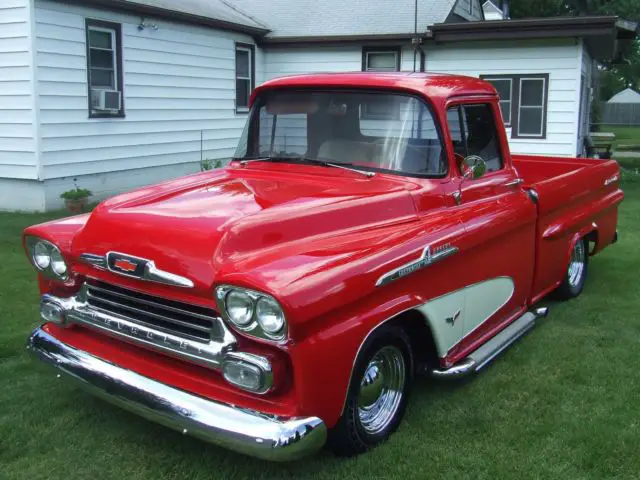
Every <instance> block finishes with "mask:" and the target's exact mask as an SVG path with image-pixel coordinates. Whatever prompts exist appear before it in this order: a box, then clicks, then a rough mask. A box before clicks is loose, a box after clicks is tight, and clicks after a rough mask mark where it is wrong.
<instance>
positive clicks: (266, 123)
mask: <svg viewBox="0 0 640 480" xmlns="http://www.w3.org/2000/svg"><path fill="white" fill-rule="evenodd" d="M265 157H269V158H273V159H277V160H280V161H290V162H304V161H309V160H321V161H325V162H332V163H335V164H341V165H349V166H351V167H355V168H358V169H363V170H373V171H386V172H393V173H401V174H406V175H415V176H426V177H441V176H443V175H445V174H446V173H447V161H446V156H445V155H444V152H443V148H442V142H441V140H440V135H439V132H438V128H436V123H435V122H434V118H433V115H432V113H431V110H430V109H429V108H428V107H427V105H426V104H425V103H424V102H422V101H421V100H419V99H417V98H415V97H412V96H409V95H403V94H392V93H382V92H353V91H344V92H340V91H298V92H290V91H286V92H285V91H280V92H279V91H272V92H267V93H266V94H264V95H262V96H261V97H259V98H257V99H256V102H255V103H254V105H253V108H252V109H251V113H250V115H249V119H248V121H247V125H246V127H245V130H244V132H243V134H242V137H241V138H240V143H239V145H238V149H237V150H236V153H235V156H234V159H237V160H249V159H257V158H265Z"/></svg>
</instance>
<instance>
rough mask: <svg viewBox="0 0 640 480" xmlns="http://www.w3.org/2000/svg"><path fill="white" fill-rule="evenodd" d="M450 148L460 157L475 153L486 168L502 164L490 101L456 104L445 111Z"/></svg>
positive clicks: (491, 168) (501, 166) (499, 167)
mask: <svg viewBox="0 0 640 480" xmlns="http://www.w3.org/2000/svg"><path fill="white" fill-rule="evenodd" d="M447 122H448V125H449V133H450V135H451V140H452V143H453V150H454V152H455V153H456V154H458V155H460V156H461V157H463V158H464V157H468V156H469V155H478V156H479V157H481V158H482V159H483V160H484V161H485V163H486V164H487V172H495V171H498V170H501V169H502V168H503V166H504V162H503V161H502V156H501V154H500V147H499V137H498V130H497V127H496V122H495V118H494V115H493V110H492V108H491V104H488V103H483V104H478V105H457V106H455V107H451V108H449V110H448V111H447Z"/></svg>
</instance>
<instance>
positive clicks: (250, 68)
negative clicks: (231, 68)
mask: <svg viewBox="0 0 640 480" xmlns="http://www.w3.org/2000/svg"><path fill="white" fill-rule="evenodd" d="M254 53H255V47H254V46H253V45H249V44H244V43H236V112H248V111H249V98H250V97H251V92H252V91H253V88H254V86H255V65H254Z"/></svg>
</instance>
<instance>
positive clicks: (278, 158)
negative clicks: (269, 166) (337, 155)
mask: <svg viewBox="0 0 640 480" xmlns="http://www.w3.org/2000/svg"><path fill="white" fill-rule="evenodd" d="M232 160H238V161H239V162H240V164H241V165H246V164H247V163H251V162H286V161H288V160H289V161H299V162H307V163H313V164H314V165H322V166H323V167H334V168H341V169H343V170H348V171H349V172H356V173H359V174H360V175H364V176H365V177H369V178H370V177H373V176H375V172H367V171H364V170H359V169H357V168H352V166H353V164H351V163H346V164H345V163H333V162H327V161H325V160H318V159H317V158H309V157H295V156H291V157H289V156H286V155H282V156H273V157H256V158H245V159H242V158H233V159H232Z"/></svg>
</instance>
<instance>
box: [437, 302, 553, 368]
mask: <svg viewBox="0 0 640 480" xmlns="http://www.w3.org/2000/svg"><path fill="white" fill-rule="evenodd" d="M548 312H549V309H548V308H546V307H542V308H537V309H536V310H533V311H531V312H527V313H525V314H524V315H522V316H521V317H520V318H518V319H517V320H516V321H514V322H513V323H511V325H509V326H508V327H507V328H505V329H504V330H502V331H501V332H500V333H499V334H498V335H496V336H495V337H493V338H492V339H491V340H489V341H488V342H487V343H485V344H484V345H482V346H481V347H480V348H478V349H477V350H476V351H474V352H473V353H471V354H470V355H469V356H468V357H467V358H465V359H464V360H461V361H460V362H458V363H457V364H455V365H454V366H452V367H449V368H446V369H439V368H437V369H434V370H431V372H430V373H431V375H432V376H433V377H435V378H445V379H456V378H460V377H464V376H466V375H468V374H470V373H472V372H477V371H478V370H480V369H481V368H482V367H484V366H485V365H487V364H488V363H489V362H491V360H493V359H494V358H495V357H497V356H498V355H500V353H502V352H504V351H505V350H506V349H507V348H509V346H510V345H511V344H513V343H514V342H515V341H516V340H518V339H519V338H520V337H522V336H523V335H525V334H526V333H527V332H528V331H529V330H531V329H532V328H533V327H534V326H535V323H536V320H538V319H539V318H543V317H546V316H547V313H548Z"/></svg>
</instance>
